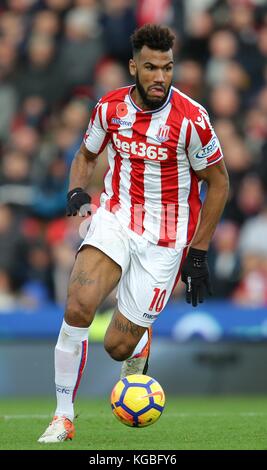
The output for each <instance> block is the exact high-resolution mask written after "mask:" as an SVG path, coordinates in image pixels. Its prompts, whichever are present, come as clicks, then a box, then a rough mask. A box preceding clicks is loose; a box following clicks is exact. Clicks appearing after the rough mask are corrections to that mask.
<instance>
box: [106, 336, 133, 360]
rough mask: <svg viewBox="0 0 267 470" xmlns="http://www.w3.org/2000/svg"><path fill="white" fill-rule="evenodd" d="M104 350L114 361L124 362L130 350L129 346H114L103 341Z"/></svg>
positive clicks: (121, 344) (120, 344)
mask: <svg viewBox="0 0 267 470" xmlns="http://www.w3.org/2000/svg"><path fill="white" fill-rule="evenodd" d="M104 346H105V350H106V351H107V353H108V354H109V355H110V357H112V359H114V360H115V361H125V359H128V357H130V355H131V352H132V351H131V350H130V349H129V346H128V345H126V344H123V343H119V344H115V343H112V342H109V341H107V340H105V342H104Z"/></svg>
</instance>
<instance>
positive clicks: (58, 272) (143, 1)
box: [0, 0, 267, 311]
mask: <svg viewBox="0 0 267 470" xmlns="http://www.w3.org/2000/svg"><path fill="white" fill-rule="evenodd" d="M144 23H161V24H167V25H169V26H170V27H171V28H172V29H173V31H174V32H175V34H176V36H177V40H176V44H175V57H176V65H175V70H174V85H175V86H177V87H178V88H179V89H180V90H181V91H182V92H184V93H186V94H188V95H189V96H190V97H192V98H193V99H195V100H197V101H199V102H200V103H202V104H203V105H204V106H205V107H206V108H207V109H208V111H209V113H210V116H211V119H212V122H213V125H214V128H215V130H216V132H217V135H218V137H219V139H220V141H221V144H222V147H223V151H224V155H225V161H226V165H227V168H228V172H229V175H230V183H231V192H230V197H229V201H228V203H227V206H226V209H225V211H224V214H223V218H222V221H221V223H220V224H219V226H218V228H217V230H216V233H215V236H214V239H213V243H212V246H211V249H210V253H209V257H210V268H211V275H212V283H213V290H214V297H215V298H229V299H232V300H233V301H234V302H238V303H240V304H243V305H251V306H262V305H267V242H266V240H267V2H266V0H0V110H1V112H0V310H2V311H4V310H8V309H12V308H13V307H16V306H17V305H25V306H27V307H29V308H33V309H34V308H35V307H36V306H38V305H41V304H44V303H45V302H50V301H53V302H57V303H60V304H63V303H64V302H65V296H66V286H67V282H68V277H69V273H70V270H71V267H72V265H73V262H74V256H75V252H76V249H77V247H78V245H79V243H80V241H81V238H80V233H81V229H80V224H81V222H83V219H81V218H79V217H73V218H67V217H65V198H66V192H67V187H68V174H69V169H70V165H71V162H72V159H73V157H74V154H75V152H76V151H77V149H78V147H79V145H80V143H81V140H82V136H83V134H84V131H85V129H86V127H87V124H88V120H89V117H90V113H91V111H92V108H93V106H94V104H95V103H96V101H97V100H98V99H99V98H100V97H101V96H102V95H103V94H104V93H106V92H107V91H109V90H112V89H114V88H118V87H121V86H124V85H127V84H129V83H131V79H130V77H129V74H128V67H127V65H128V60H129V58H130V57H131V47H130V42H129V36H130V34H131V33H132V32H133V31H134V29H135V28H136V27H139V26H141V25H143V24H144ZM106 165H107V161H106V155H105V153H104V154H103V155H102V156H101V157H99V160H98V164H97V168H96V173H95V177H94V180H93V183H92V185H91V193H92V194H93V201H94V203H95V204H98V199H99V193H100V191H101V188H102V176H103V173H104V172H105V170H106ZM83 223H84V222H83ZM181 295H183V287H182V285H181V284H179V285H178V287H177V289H176V291H175V296H176V297H177V298H179V297H180V296H181Z"/></svg>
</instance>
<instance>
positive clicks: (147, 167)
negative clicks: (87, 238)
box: [84, 86, 223, 249]
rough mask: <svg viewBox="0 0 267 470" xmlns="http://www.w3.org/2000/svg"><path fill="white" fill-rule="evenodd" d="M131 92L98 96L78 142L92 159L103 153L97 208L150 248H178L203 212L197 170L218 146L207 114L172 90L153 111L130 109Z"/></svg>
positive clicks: (212, 159) (217, 155)
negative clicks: (105, 165) (106, 164)
mask: <svg viewBox="0 0 267 470" xmlns="http://www.w3.org/2000/svg"><path fill="white" fill-rule="evenodd" d="M132 89H133V86H129V87H124V88H120V89H118V90H115V91H112V92H110V93H108V94H107V95H105V96H104V97H102V98H101V99H100V100H99V102H98V103H97V105H96V107H95V109H94V111H93V113H92V116H91V119H90V122H89V126H88V129H87V132H86V134H85V136H84V143H85V145H86V147H87V149H88V150H89V151H90V152H93V153H94V154H100V153H101V152H102V151H103V149H104V148H105V147H106V146H107V149H108V162H109V169H108V172H107V174H106V176H105V180H104V192H103V193H102V195H101V198H100V201H101V205H102V206H103V207H105V208H106V209H107V210H109V211H111V212H113V213H114V214H115V215H116V217H117V218H118V220H119V221H120V223H121V224H122V225H123V226H125V227H128V228H130V229H131V230H133V231H134V232H136V233H138V234H139V235H141V236H142V237H144V238H146V239H147V240H149V241H151V242H152V243H155V244H158V245H162V246H169V247H174V248H177V249H178V248H179V249H180V248H182V247H184V246H186V245H188V244H189V243H190V241H191V239H192V237H193V235H194V232H195V229H196V226H197V221H198V216H199V211H200V208H201V201H200V197H199V190H200V186H199V180H198V178H197V175H196V173H195V171H197V170H202V169H204V168H206V167H207V166H209V165H213V164H215V163H217V162H218V161H219V160H220V159H221V158H222V157H223V155H222V151H221V147H220V144H219V141H218V138H217V136H216V134H215V133H214V130H213V128H212V127H211V124H210V121H209V117H208V114H207V111H206V110H205V108H203V106H201V105H200V104H198V103H197V102H196V101H194V100H192V99H190V98H189V97H188V96H186V95H185V94H183V93H181V92H180V91H179V90H178V89H176V88H174V87H171V88H170V91H169V95H168V98H167V99H166V101H165V103H164V104H163V106H161V107H160V108H158V109H156V110H153V111H143V110H142V109H140V108H139V107H138V106H137V105H136V103H135V102H134V101H133V99H132V96H131V91H132Z"/></svg>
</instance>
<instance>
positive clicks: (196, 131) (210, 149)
mask: <svg viewBox="0 0 267 470" xmlns="http://www.w3.org/2000/svg"><path fill="white" fill-rule="evenodd" d="M188 126H189V128H188V135H189V137H188V146H187V154H188V158H189V160H190V164H191V166H192V168H193V170H195V171H197V170H204V169H205V168H207V167H208V166H210V165H214V164H215V163H217V162H219V160H221V159H222V158H223V153H222V149H221V146H220V142H219V139H218V137H217V135H216V134H215V132H214V129H213V128H212V126H211V123H210V120H209V116H208V113H207V112H206V110H205V109H204V108H202V107H201V108H198V112H196V113H195V114H193V115H192V117H191V119H190V121H189V123H188Z"/></svg>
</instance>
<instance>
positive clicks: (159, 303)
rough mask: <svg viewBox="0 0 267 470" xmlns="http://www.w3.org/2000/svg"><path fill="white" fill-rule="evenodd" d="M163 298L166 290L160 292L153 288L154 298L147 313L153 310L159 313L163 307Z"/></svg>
mask: <svg viewBox="0 0 267 470" xmlns="http://www.w3.org/2000/svg"><path fill="white" fill-rule="evenodd" d="M165 297H166V289H164V290H163V291H161V290H160V289H159V288H158V287H155V289H154V297H153V300H152V302H151V304H150V307H149V311H150V312H151V311H152V310H153V309H155V310H156V312H157V313H159V312H161V310H162V309H163V307H164V300H165Z"/></svg>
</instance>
